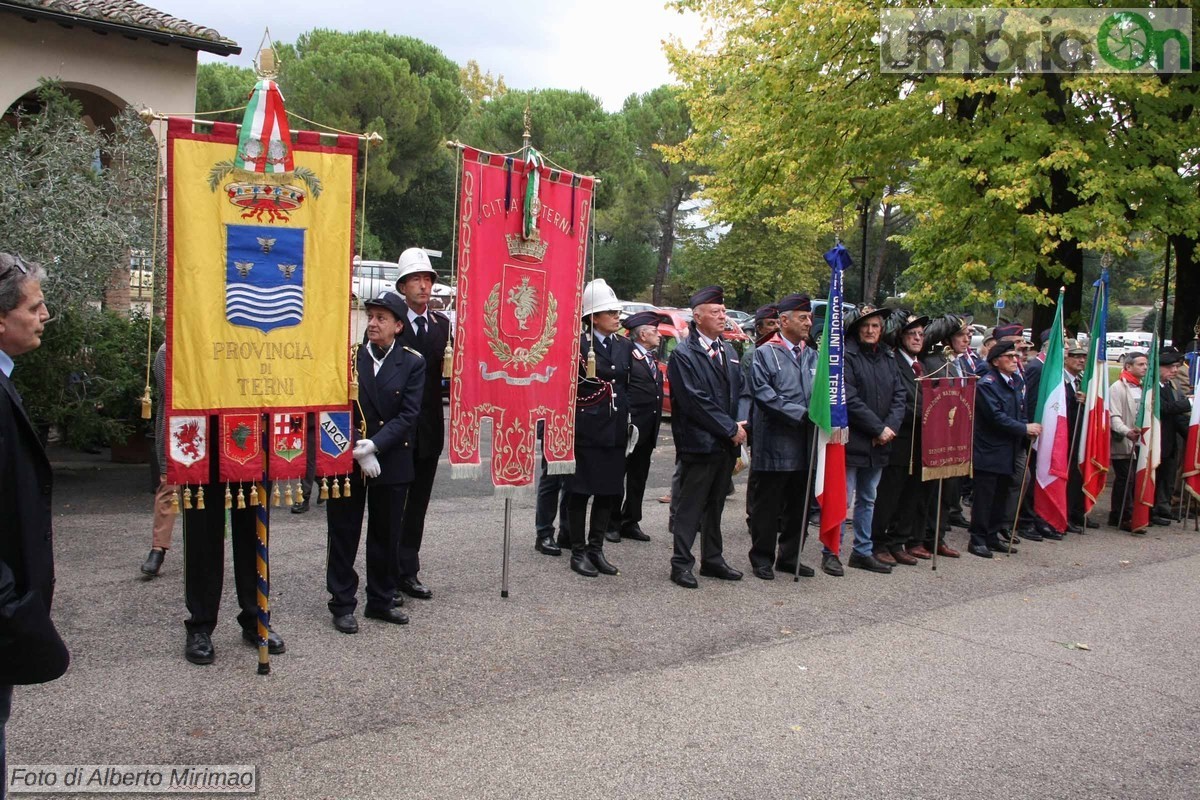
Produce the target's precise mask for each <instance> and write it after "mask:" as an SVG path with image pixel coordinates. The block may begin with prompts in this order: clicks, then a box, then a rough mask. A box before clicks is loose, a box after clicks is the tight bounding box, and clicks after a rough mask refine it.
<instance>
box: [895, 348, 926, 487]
mask: <svg viewBox="0 0 1200 800" xmlns="http://www.w3.org/2000/svg"><path fill="white" fill-rule="evenodd" d="M917 360H918V362H919V361H920V357H919V356H918V359H917ZM892 364H893V365H894V366H895V368H896V374H898V375H899V376H900V383H901V385H902V386H904V421H903V422H901V423H900V427H899V428H893V429H892V430H894V431H896V438H895V439H893V440H892V453H891V455H890V456H889V457H888V464H889V465H891V466H894V467H900V466H904V467H907V466H908V464H909V459H910V458H911V459H912V460H913V462H914V463H915V464H917V465H918V466H919V464H920V460H921V454H920V453H919V452H917V451H916V450H915V449H914V445H913V438H914V437H916V439H917V441H918V442H919V441H920V440H921V415H920V413H918V411H917V374H916V373H915V372H913V368H912V366H911V365H910V364H909V363H908V360H907V359H906V358H905V357H904V354H903V353H901V352H900V351H899V350H896V351H895V352H893V353H892ZM924 368H925V367H924V365H922V366H921V369H922V370H924ZM922 374H923V373H922Z"/></svg>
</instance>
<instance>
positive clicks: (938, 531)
mask: <svg viewBox="0 0 1200 800" xmlns="http://www.w3.org/2000/svg"><path fill="white" fill-rule="evenodd" d="M945 482H946V479H945V478H938V498H937V513H936V514H934V521H935V524H934V526H933V561H932V563H931V566H932V567H933V569H931V570H930V571H931V572H937V556H938V550H941V549H942V484H944V483H945ZM972 513H974V512H972Z"/></svg>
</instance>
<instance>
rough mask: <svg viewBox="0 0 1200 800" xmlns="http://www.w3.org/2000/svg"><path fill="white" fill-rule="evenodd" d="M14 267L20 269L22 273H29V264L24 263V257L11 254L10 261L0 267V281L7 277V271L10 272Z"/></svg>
mask: <svg viewBox="0 0 1200 800" xmlns="http://www.w3.org/2000/svg"><path fill="white" fill-rule="evenodd" d="M14 269H16V270H20V271H21V274H22V275H28V274H29V265H28V264H26V263H25V259H23V258H21V257H20V256H19V255H16V254H12V263H11V264H9V265H8V266H7V267H5V268H4V269H0V281H2V280H4V279H5V278H7V277H8V273H10V272H12V271H13V270H14Z"/></svg>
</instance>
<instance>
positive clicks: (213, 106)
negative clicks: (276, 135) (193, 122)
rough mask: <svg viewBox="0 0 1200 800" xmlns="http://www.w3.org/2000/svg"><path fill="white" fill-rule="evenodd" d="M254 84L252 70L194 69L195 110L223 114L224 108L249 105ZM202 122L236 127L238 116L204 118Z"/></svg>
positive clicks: (207, 66)
mask: <svg viewBox="0 0 1200 800" xmlns="http://www.w3.org/2000/svg"><path fill="white" fill-rule="evenodd" d="M257 80H258V78H257V77H256V76H255V74H254V70H252V69H250V68H249V67H237V66H234V65H233V64H217V63H212V64H201V65H200V66H199V67H198V68H197V69H196V110H197V111H224V110H225V109H227V108H242V107H243V106H245V105H246V103H247V102H248V101H249V99H250V92H251V90H253V89H254V84H255V82H256V81H257ZM203 119H211V120H217V121H220V122H234V123H240V122H241V121H242V112H241V111H227V112H225V113H223V114H216V115H207V114H206V115H205V116H204V117H203Z"/></svg>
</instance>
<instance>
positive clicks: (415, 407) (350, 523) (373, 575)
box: [325, 292, 426, 633]
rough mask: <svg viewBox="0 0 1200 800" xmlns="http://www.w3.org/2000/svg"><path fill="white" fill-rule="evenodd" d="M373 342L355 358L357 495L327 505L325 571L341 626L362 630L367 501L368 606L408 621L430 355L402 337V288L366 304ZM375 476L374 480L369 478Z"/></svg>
mask: <svg viewBox="0 0 1200 800" xmlns="http://www.w3.org/2000/svg"><path fill="white" fill-rule="evenodd" d="M364 305H365V306H366V309H367V344H366V345H364V346H363V347H360V348H359V350H358V356H357V358H356V359H355V366H356V368H357V370H358V386H359V388H358V402H357V403H355V405H354V425H355V428H356V429H357V430H358V431H359V432H360V436H362V435H364V434H365V436H364V438H360V439H359V440H358V441H357V442H355V444H354V460H355V462H356V463H357V467H356V469H355V470H354V472H353V473H351V476H350V487H351V493H350V496H349V497H345V496H343V497H341V498H340V499H337V500H334V499H332V498H331V499H330V500H328V501H327V502H326V503H325V508H326V514H327V519H328V523H329V560H328V564H327V566H326V571H325V580H326V585H327V587H328V589H329V594H330V600H329V611H330V613H332V614H333V627H335V628H337V629H338V630H339V631H341V632H342V633H357V632H358V621H357V620H356V619H355V618H354V608H355V606H356V605H357V603H358V601H357V597H356V595H357V594H358V573H357V572H355V571H354V559H355V557H356V556H357V555H358V541H359V539H360V538H361V536H362V518H363V506H364V504H365V505H368V506H369V507H370V509H371V513H370V516H369V517H368V519H367V610H366V616H368V617H370V618H372V619H378V620H382V621H384V622H391V623H394V624H397V625H404V624H407V623H408V615H407V614H405V613H404V612H403V611H401V610H400V605H402V604H403V599H402V598H399V597H397V596H396V558H397V551H398V549H399V543H400V537H401V533H402V531H403V528H404V502H405V499H406V497H407V495H408V486H409V484H410V483H412V481H413V476H414V471H413V444H414V439H415V433H416V431H415V427H416V423H417V416H418V414H419V413H420V411H421V393H422V392H423V391H424V387H425V370H426V365H425V359H424V358H423V357H422V356H421V354H420V353H418V352H417V351H416V350H411V349H409V348H407V347H405V346H404V345H402V344H401V343H400V341H399V336H400V332H401V331H402V330H403V329H404V321H405V320H406V319H407V317H408V306H406V305H405V304H404V299H403V298H402V297H400V295H398V294H396V293H395V292H384V293H383V294H382V295H380V296H379V297H377V298H375V299H374V300H368V301H366V303H364ZM368 481H369V483H368Z"/></svg>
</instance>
